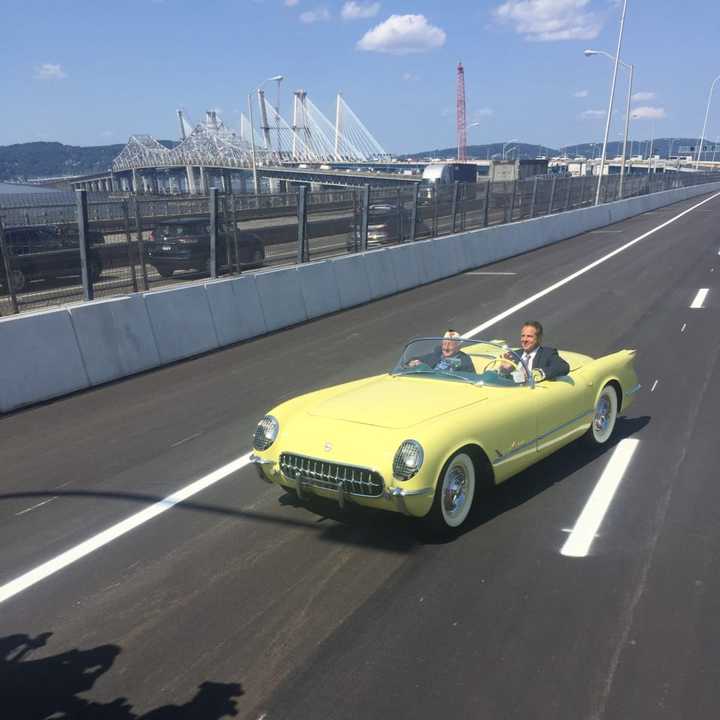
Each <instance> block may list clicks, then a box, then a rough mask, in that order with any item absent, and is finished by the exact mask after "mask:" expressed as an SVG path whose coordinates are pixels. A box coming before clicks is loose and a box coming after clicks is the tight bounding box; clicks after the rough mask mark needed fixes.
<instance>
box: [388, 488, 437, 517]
mask: <svg viewBox="0 0 720 720" xmlns="http://www.w3.org/2000/svg"><path fill="white" fill-rule="evenodd" d="M434 492H435V489H434V488H431V487H429V488H422V489H420V490H403V488H399V487H394V488H392V489H391V490H386V491H385V497H386V498H387V499H388V500H393V502H394V503H395V507H396V508H397V510H398V512H401V513H402V514H403V515H409V514H410V513H409V512H408V509H407V505H406V504H405V498H406V497H418V496H422V495H432V494H433V493H434Z"/></svg>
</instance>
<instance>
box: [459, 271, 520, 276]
mask: <svg viewBox="0 0 720 720" xmlns="http://www.w3.org/2000/svg"><path fill="white" fill-rule="evenodd" d="M465 274H466V275H517V273H513V272H481V271H473V272H468V273H465Z"/></svg>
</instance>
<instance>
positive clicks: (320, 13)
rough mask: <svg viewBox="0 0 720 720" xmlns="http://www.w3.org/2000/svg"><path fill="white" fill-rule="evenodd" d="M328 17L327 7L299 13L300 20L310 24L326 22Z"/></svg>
mask: <svg viewBox="0 0 720 720" xmlns="http://www.w3.org/2000/svg"><path fill="white" fill-rule="evenodd" d="M329 19H330V11H329V10H328V9H327V8H315V10H306V11H305V12H302V13H300V22H303V23H305V24H306V25H310V24H311V23H316V22H327V21H328V20H329Z"/></svg>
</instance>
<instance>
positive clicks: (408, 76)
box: [402, 72, 417, 82]
mask: <svg viewBox="0 0 720 720" xmlns="http://www.w3.org/2000/svg"><path fill="white" fill-rule="evenodd" d="M402 79H403V80H405V81H406V82H409V81H410V80H417V75H413V74H412V73H411V72H404V73H403V74H402Z"/></svg>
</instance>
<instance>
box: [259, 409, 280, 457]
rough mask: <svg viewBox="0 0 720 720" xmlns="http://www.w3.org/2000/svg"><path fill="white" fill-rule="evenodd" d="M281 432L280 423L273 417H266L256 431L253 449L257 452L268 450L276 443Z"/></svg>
mask: <svg viewBox="0 0 720 720" xmlns="http://www.w3.org/2000/svg"><path fill="white" fill-rule="evenodd" d="M279 431H280V423H278V421H277V420H276V419H275V418H274V417H273V416H272V415H266V416H265V417H264V418H263V419H262V420H261V421H260V422H259V423H258V426H257V429H256V430H255V435H254V437H253V447H254V448H255V449H256V450H267V449H268V448H269V447H270V446H271V445H272V444H273V443H274V442H275V438H276V437H277V436H278V432H279Z"/></svg>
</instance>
